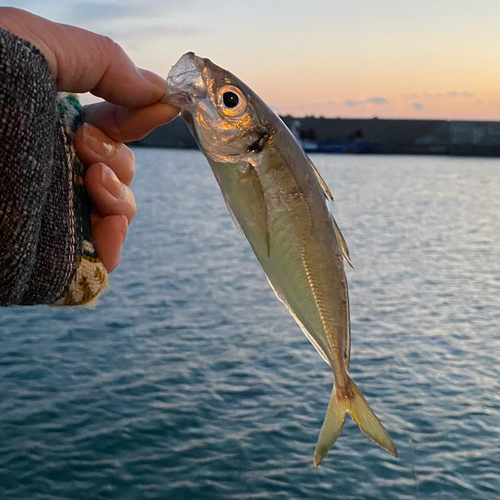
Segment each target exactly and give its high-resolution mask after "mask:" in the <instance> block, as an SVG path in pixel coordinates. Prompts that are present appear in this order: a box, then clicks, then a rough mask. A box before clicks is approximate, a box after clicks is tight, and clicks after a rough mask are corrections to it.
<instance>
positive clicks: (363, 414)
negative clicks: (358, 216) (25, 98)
mask: <svg viewBox="0 0 500 500" xmlns="http://www.w3.org/2000/svg"><path fill="white" fill-rule="evenodd" d="M164 101H165V102H168V103H170V104H173V105H174V106H178V107H179V108H180V109H181V117H182V118H183V119H184V121H185V122H186V124H187V126H188V128H189V130H190V131H191V133H192V135H193V137H194V139H195V140H196V142H197V144H198V146H199V148H200V150H201V151H202V153H203V154H204V155H205V157H206V158H207V160H208V163H209V164H210V166H211V168H212V171H213V173H214V175H215V178H216V180H217V182H218V184H219V187H220V189H221V191H222V196H223V198H224V201H225V203H226V205H227V208H228V210H229V213H230V214H231V216H232V218H233V221H234V223H235V225H236V227H237V228H238V229H239V230H240V232H242V233H243V234H244V235H245V236H246V238H247V240H248V241H249V243H250V246H251V247H252V249H253V251H254V253H255V255H256V257H257V259H258V261H259V262H260V264H261V266H262V268H263V270H264V272H265V274H266V276H267V279H268V281H269V283H270V285H271V287H272V289H273V290H274V293H275V294H276V296H277V297H278V299H279V300H280V301H281V302H282V303H283V304H284V305H285V306H286V308H287V309H288V311H289V312H290V314H291V315H292V316H293V318H294V319H295V321H296V322H297V323H298V325H299V326H300V328H301V329H302V331H303V332H304V334H305V335H306V337H307V338H308V339H309V340H310V342H311V343H312V344H313V346H314V347H315V348H316V350H317V351H318V353H319V354H320V355H321V357H322V358H323V359H324V360H325V361H326V363H327V364H328V365H329V366H330V368H331V370H332V371H333V375H334V385H333V390H332V394H331V397H330V401H329V404H328V408H327V411H326V416H325V419H324V422H323V426H322V428H321V431H320V434H319V438H318V442H317V445H316V449H315V452H314V458H313V464H314V466H318V465H319V464H320V462H321V461H322V460H323V458H324V457H325V455H326V454H327V453H328V451H329V450H330V448H331V447H332V446H333V444H334V443H335V441H336V439H337V438H338V436H339V435H340V433H341V431H342V428H343V426H344V422H345V419H346V414H347V413H349V414H350V416H351V417H352V419H353V420H354V421H355V422H356V423H357V424H358V426H359V427H360V429H361V430H362V431H363V432H364V433H365V434H366V435H367V436H368V437H369V438H370V439H372V440H373V441H374V442H375V443H377V444H378V445H379V446H380V447H381V448H383V449H384V450H386V451H387V452H389V453H390V454H391V455H393V456H395V457H397V450H396V446H395V444H394V442H393V441H392V439H391V438H390V436H389V434H388V433H387V431H386V430H385V428H384V426H383V425H382V423H381V422H380V421H379V419H378V418H377V416H376V415H375V413H374V412H373V411H372V409H371V408H370V406H369V405H368V403H367V401H366V400H365V398H364V397H363V395H362V394H361V391H360V390H359V388H358V386H357V385H356V384H355V383H354V381H353V380H352V378H351V377H350V375H349V372H348V369H349V361H350V356H351V348H350V346H351V327H350V315H349V296H348V288H347V278H346V274H345V270H344V260H345V261H346V262H348V263H349V264H350V260H349V250H348V248H347V244H346V242H345V239H344V237H343V236H342V233H341V231H340V229H339V227H338V225H337V223H336V221H335V219H334V218H333V216H332V214H331V213H330V210H329V207H328V205H327V200H331V201H333V197H332V195H331V192H330V190H329V188H328V186H327V184H326V182H325V181H324V180H323V178H322V177H321V175H320V173H319V172H318V170H317V169H316V167H315V166H314V164H313V163H312V161H311V160H310V159H309V157H308V156H307V155H306V154H305V152H304V151H303V149H302V148H301V146H300V144H299V143H298V141H297V140H296V139H295V137H294V136H293V135H292V133H291V132H290V131H289V129H288V128H287V126H286V125H285V124H284V123H283V121H282V120H281V119H280V118H279V117H278V116H277V115H276V114H275V113H274V112H273V111H272V110H271V109H270V108H269V107H268V106H267V105H266V104H265V103H264V101H263V100H262V99H260V98H259V97H258V96H257V94H256V93H255V92H253V91H252V90H251V89H250V88H249V87H248V86H247V85H246V84H245V83H243V82H242V81H241V80H240V79H238V78H237V77H236V76H234V75H233V74H232V73H230V72H229V71H226V70H225V69H223V68H221V67H219V66H217V65H216V64H214V63H212V62H211V61H210V60H209V59H206V58H202V57H198V56H197V55H195V54H194V53H193V52H188V53H186V54H184V55H183V56H182V57H181V58H180V59H179V61H178V62H177V63H176V64H175V65H174V66H173V67H172V68H171V70H170V72H169V74H168V76H167V91H166V96H165V98H164Z"/></svg>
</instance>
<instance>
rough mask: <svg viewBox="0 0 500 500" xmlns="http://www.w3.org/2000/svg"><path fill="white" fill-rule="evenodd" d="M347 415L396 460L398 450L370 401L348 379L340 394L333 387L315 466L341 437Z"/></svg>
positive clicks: (319, 440)
mask: <svg viewBox="0 0 500 500" xmlns="http://www.w3.org/2000/svg"><path fill="white" fill-rule="evenodd" d="M346 413H349V414H350V415H351V417H352V419H353V420H354V421H355V422H356V423H357V424H358V425H359V428H360V429H361V430H362V431H363V432H364V433H365V434H366V435H367V436H368V437H369V438H370V439H371V440H372V441H374V442H375V443H377V444H378V445H379V446H380V447H381V448H383V449H384V450H385V451H387V452H389V453H390V454H391V455H394V456H395V457H397V456H398V452H397V451H396V446H395V445H394V443H393V442H392V439H391V438H390V437H389V434H387V431H386V430H385V429H384V426H383V425H382V424H381V423H380V420H379V419H378V418H377V416H376V415H375V413H373V411H372V409H371V408H370V407H369V406H368V403H367V402H366V399H365V398H364V397H363V395H362V394H361V391H360V390H359V389H358V386H357V385H356V384H355V383H354V381H353V380H352V379H351V378H348V382H347V384H346V386H345V387H344V388H343V389H342V390H341V391H340V390H337V387H336V386H335V385H334V386H333V391H332V395H331V397H330V403H329V404H328V409H327V410H326V417H325V421H324V422H323V427H322V428H321V433H320V435H319V438H318V444H317V445H316V451H315V452H314V461H313V463H314V466H315V467H316V466H318V465H319V464H320V462H321V460H323V458H324V456H325V455H326V454H327V453H328V450H329V449H330V448H331V447H332V446H333V443H335V440H336V439H337V438H338V437H339V435H340V433H341V431H342V427H343V426H344V422H345V416H346Z"/></svg>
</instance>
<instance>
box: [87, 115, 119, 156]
mask: <svg viewBox="0 0 500 500" xmlns="http://www.w3.org/2000/svg"><path fill="white" fill-rule="evenodd" d="M82 132H83V141H84V142H85V144H86V145H87V146H88V147H89V148H90V149H91V150H92V151H94V153H96V154H97V155H98V156H100V157H101V158H109V157H110V156H111V155H112V154H113V153H114V152H115V150H116V147H115V143H114V142H113V141H112V140H111V139H109V138H108V137H107V136H106V134H104V133H102V132H101V131H100V130H99V129H98V128H97V127H94V126H93V125H90V124H88V123H84V124H83V125H82Z"/></svg>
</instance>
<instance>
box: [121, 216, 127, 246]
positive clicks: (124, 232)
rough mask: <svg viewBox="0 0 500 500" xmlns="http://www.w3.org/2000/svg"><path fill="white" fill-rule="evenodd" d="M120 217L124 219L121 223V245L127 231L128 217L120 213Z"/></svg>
mask: <svg viewBox="0 0 500 500" xmlns="http://www.w3.org/2000/svg"><path fill="white" fill-rule="evenodd" d="M122 217H123V218H124V219H125V223H124V224H123V228H122V245H123V243H124V241H125V238H126V237H127V232H128V219H127V217H126V216H125V215H122Z"/></svg>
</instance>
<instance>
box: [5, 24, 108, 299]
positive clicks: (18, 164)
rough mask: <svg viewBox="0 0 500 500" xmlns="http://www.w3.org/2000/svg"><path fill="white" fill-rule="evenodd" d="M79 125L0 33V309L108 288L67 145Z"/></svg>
mask: <svg viewBox="0 0 500 500" xmlns="http://www.w3.org/2000/svg"><path fill="white" fill-rule="evenodd" d="M81 121H82V110H81V107H80V104H79V102H78V99H77V98H76V96H74V95H72V94H58V93H57V90H56V86H55V82H54V79H53V77H52V75H51V73H50V71H49V67H48V64H47V61H46V60H45V58H44V57H43V55H42V54H41V52H40V51H39V50H38V49H37V48H36V47H34V46H32V45H31V44H30V43H29V42H27V41H25V40H22V39H20V38H18V37H16V36H14V35H12V34H11V33H9V32H8V31H5V30H3V29H0V306H8V305H14V304H19V305H32V304H57V305H76V304H84V303H88V302H91V301H92V300H93V299H94V298H95V297H96V296H97V295H98V294H99V293H100V292H101V291H102V290H103V289H105V288H106V287H107V274H106V270H105V268H104V266H103V265H102V263H101V262H100V260H99V258H98V256H97V254H96V253H95V250H94V247H93V243H92V239H91V234H90V209H89V201H88V198H87V196H86V193H85V190H84V187H83V173H84V172H83V166H82V164H81V163H80V162H79V161H78V159H77V158H76V155H75V151H74V148H73V134H74V131H75V130H76V129H77V128H78V126H80V125H81Z"/></svg>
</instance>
